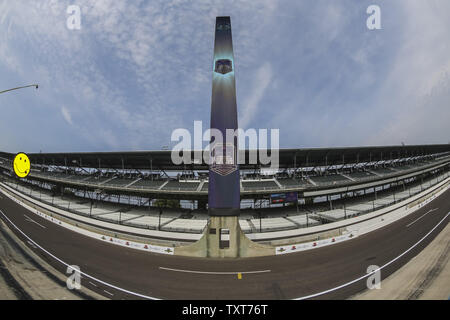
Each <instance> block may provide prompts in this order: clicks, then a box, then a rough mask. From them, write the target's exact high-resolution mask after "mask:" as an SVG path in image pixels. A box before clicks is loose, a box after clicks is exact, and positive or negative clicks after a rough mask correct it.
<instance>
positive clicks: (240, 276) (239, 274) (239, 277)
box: [238, 272, 242, 280]
mask: <svg viewBox="0 0 450 320" xmlns="http://www.w3.org/2000/svg"><path fill="white" fill-rule="evenodd" d="M238 279H239V280H241V279H242V273H240V272H239V273H238Z"/></svg>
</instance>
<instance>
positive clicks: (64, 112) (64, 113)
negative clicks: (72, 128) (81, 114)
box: [61, 106, 73, 125]
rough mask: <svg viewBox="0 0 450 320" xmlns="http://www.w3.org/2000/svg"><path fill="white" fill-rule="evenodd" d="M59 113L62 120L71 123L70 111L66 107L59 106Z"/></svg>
mask: <svg viewBox="0 0 450 320" xmlns="http://www.w3.org/2000/svg"><path fill="white" fill-rule="evenodd" d="M61 114H62V116H63V118H64V120H66V121H67V123H68V124H70V125H73V122H72V116H71V115H70V112H69V110H68V109H67V108H66V107H64V106H63V107H62V108H61Z"/></svg>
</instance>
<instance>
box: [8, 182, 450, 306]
mask: <svg viewBox="0 0 450 320" xmlns="http://www.w3.org/2000/svg"><path fill="white" fill-rule="evenodd" d="M0 210H1V212H0V217H1V218H2V219H3V220H4V221H5V223H6V224H7V225H8V226H9V227H10V228H11V230H13V232H14V233H15V234H16V235H17V236H18V237H19V238H20V239H22V240H23V241H24V243H25V244H27V245H28V246H29V247H30V248H31V249H32V250H33V251H34V252H36V253H37V254H38V255H40V256H41V257H42V258H44V259H45V260H46V261H48V262H49V263H50V264H51V265H52V266H54V267H55V268H56V269H58V270H59V271H61V272H63V273H65V272H66V269H67V267H66V266H65V265H63V264H62V263H61V261H64V262H65V263H67V264H70V265H77V266H79V267H80V268H81V271H82V272H83V273H85V274H87V275H89V276H91V277H93V278H95V279H96V280H93V279H92V278H89V277H87V276H83V277H82V283H81V284H82V285H83V286H86V287H88V288H90V289H92V290H94V291H96V292H98V293H99V294H101V295H103V296H106V297H108V298H112V299H139V298H143V297H142V296H138V295H136V294H135V293H137V294H139V295H143V296H145V297H154V298H159V299H202V300H203V299H207V300H210V299H227V300H236V299H245V300H248V299H255V300H264V299H294V298H302V297H309V298H313V299H345V298H348V297H350V296H352V295H354V294H356V293H358V292H360V291H362V290H364V289H366V278H362V277H364V276H365V275H367V273H366V271H367V267H368V266H370V265H377V266H380V267H381V266H384V265H386V264H388V265H386V266H385V267H384V268H383V269H382V270H381V279H383V278H386V277H387V276H388V275H390V274H391V273H393V272H395V271H396V270H397V269H399V268H400V267H401V266H402V265H404V264H406V263H407V262H408V261H409V260H410V259H412V258H413V257H414V256H415V255H417V254H418V253H419V252H420V251H421V250H422V249H423V248H424V247H425V246H426V245H427V244H429V243H430V242H431V241H432V240H433V239H434V238H435V236H436V235H437V234H438V233H439V232H440V231H441V230H442V229H443V228H444V227H445V226H446V225H447V223H448V220H449V214H448V213H449V212H450V190H447V191H446V192H445V193H444V194H442V195H441V196H440V197H438V198H437V199H435V200H433V201H432V202H430V203H429V204H427V205H426V206H424V207H422V208H420V209H419V210H417V211H416V212H414V213H412V214H410V215H409V216H408V217H405V218H403V219H400V220H398V221H396V222H394V223H392V224H390V225H388V226H386V227H383V228H381V229H378V230H376V231H373V232H371V233H368V234H366V235H363V236H360V237H357V238H355V239H353V240H350V241H345V242H342V243H339V244H335V245H332V246H327V247H323V248H318V249H313V250H309V251H304V252H299V253H292V254H286V255H281V256H272V257H261V258H250V259H229V260H214V259H200V258H186V257H178V256H167V255H159V254H153V253H147V252H142V251H138V250H134V249H129V248H123V247H118V246H115V245H111V244H109V243H107V242H102V241H99V240H95V239H92V238H89V237H86V236H83V235H80V234H78V233H75V232H72V231H70V230H67V229H65V228H62V227H59V226H58V225H56V224H53V223H51V222H48V221H47V220H45V219H42V218H40V217H39V216H37V215H35V214H33V213H31V212H29V211H28V210H26V209H24V208H23V207H22V206H20V205H18V204H16V203H15V202H14V201H12V200H10V199H8V198H7V197H5V196H4V195H3V194H2V193H0ZM430 210H432V211H430ZM12 224H14V225H15V226H16V227H17V228H18V229H20V230H21V232H23V233H21V232H20V231H18V230H17V229H16V228H15V227H14V226H13V225H12ZM24 234H25V235H26V236H25V235H24ZM27 237H28V238H27ZM30 239H31V240H32V241H34V242H35V243H36V244H37V245H38V247H36V246H35V245H31V244H30V242H31V241H30ZM417 243H418V244H417ZM39 247H40V248H39ZM411 247H412V249H410V248H411ZM42 249H44V250H45V251H46V252H44V251H43V250H42ZM408 249H410V250H409V251H408ZM405 251H407V252H406V253H405ZM399 256H400V258H398V257H399ZM56 258H58V259H59V260H57V259H56ZM396 258H397V259H396ZM393 260H394V261H393ZM237 273H243V274H242V279H239V278H238V276H237ZM358 278H361V279H360V280H358V281H354V280H355V279H358ZM352 281H353V282H352ZM350 282H351V284H349V285H346V286H343V287H340V286H342V285H343V284H347V283H350ZM106 283H107V284H108V285H107V284H106ZM381 285H382V284H381ZM111 286H115V287H116V288H114V287H111ZM338 287H340V288H339V289H335V290H331V291H329V290H330V289H333V288H338ZM119 288H120V289H119ZM127 291H128V292H127ZM323 292H325V293H323ZM317 293H320V294H318V295H316V294H317ZM322 293H323V294H322Z"/></svg>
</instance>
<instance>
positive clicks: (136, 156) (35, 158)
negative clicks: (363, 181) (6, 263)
mask: <svg viewBox="0 0 450 320" xmlns="http://www.w3.org/2000/svg"><path fill="white" fill-rule="evenodd" d="M187 152H189V153H191V155H193V153H197V154H200V153H199V152H198V151H187ZM243 152H245V154H246V159H248V154H249V150H245V151H243ZM445 152H450V144H439V145H437V144H436V145H402V146H373V147H345V148H310V149H280V150H279V167H280V168H292V167H313V166H327V165H341V164H345V163H361V162H372V161H382V160H394V159H398V158H405V157H412V156H421V155H431V154H438V153H445ZM14 155H15V154H12V153H6V152H0V157H4V158H9V159H13V158H14ZM28 156H29V158H30V161H31V162H32V163H36V164H46V165H56V166H65V165H67V166H72V167H78V166H81V167H90V168H98V167H101V168H111V169H150V168H153V169H154V170H155V169H159V170H178V169H180V170H181V169H193V170H207V169H208V166H207V164H206V163H205V162H203V161H202V162H201V163H194V162H193V163H192V164H191V165H183V164H182V165H175V164H173V162H172V159H171V151H124V152H68V153H30V154H28ZM258 163H259V156H258ZM240 167H241V169H253V168H256V167H261V165H254V164H244V165H240Z"/></svg>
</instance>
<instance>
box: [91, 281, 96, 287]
mask: <svg viewBox="0 0 450 320" xmlns="http://www.w3.org/2000/svg"><path fill="white" fill-rule="evenodd" d="M89 283H90V284H91V285H93V286H94V287H97V285H96V284H95V283H93V282H90V281H89Z"/></svg>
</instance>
